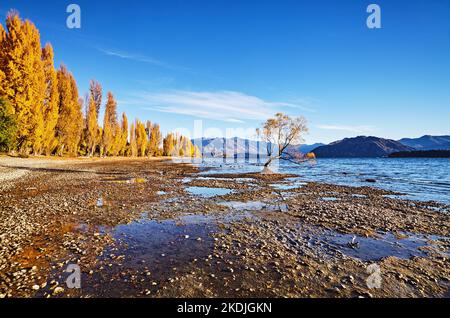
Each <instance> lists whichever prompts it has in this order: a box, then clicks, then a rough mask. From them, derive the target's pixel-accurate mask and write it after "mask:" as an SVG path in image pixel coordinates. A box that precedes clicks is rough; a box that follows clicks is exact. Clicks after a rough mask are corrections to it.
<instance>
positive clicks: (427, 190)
mask: <svg viewBox="0 0 450 318" xmlns="http://www.w3.org/2000/svg"><path fill="white" fill-rule="evenodd" d="M255 161H256V160H255ZM198 165H199V166H200V167H201V168H212V169H208V170H205V171H204V172H202V174H204V175H208V174H213V173H240V172H257V171H261V170H262V167H261V165H259V164H257V163H256V162H254V163H252V162H250V163H246V162H245V161H244V160H243V159H239V160H238V161H237V162H235V161H234V160H233V159H227V160H226V162H224V160H223V159H219V158H215V159H206V160H205V161H204V162H202V163H199V164H198ZM274 170H278V171H279V172H285V173H292V174H296V175H298V176H299V178H298V182H302V181H303V182H304V181H318V182H324V183H332V184H338V185H347V186H371V187H378V188H382V189H386V190H391V191H396V192H401V193H404V194H405V195H406V196H404V198H408V199H412V200H420V201H438V202H442V203H445V204H450V159H447V158H445V159H435V158H433V159H427V158H398V159H397V158H395V159H394V158H377V159H372V158H370V159H366V158H361V159H355V158H351V159H318V160H317V161H316V163H315V164H312V163H304V164H301V165H296V164H292V163H290V162H286V161H281V162H280V163H279V164H275V165H274ZM367 179H375V180H376V181H377V182H376V183H368V182H367V181H366V180H367ZM402 197H403V196H402Z"/></svg>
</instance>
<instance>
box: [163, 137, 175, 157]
mask: <svg viewBox="0 0 450 318" xmlns="http://www.w3.org/2000/svg"><path fill="white" fill-rule="evenodd" d="M174 152H175V136H174V135H173V133H169V134H167V136H166V138H164V141H163V155H164V156H166V157H172V156H174Z"/></svg>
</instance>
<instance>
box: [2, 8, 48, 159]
mask: <svg viewBox="0 0 450 318" xmlns="http://www.w3.org/2000/svg"><path fill="white" fill-rule="evenodd" d="M6 27H7V30H8V32H6V33H5V30H4V29H3V28H2V30H1V31H0V33H1V37H2V48H1V53H0V54H1V57H0V61H1V65H0V67H1V69H2V72H1V73H2V74H1V75H0V77H1V78H3V79H2V84H1V88H0V90H1V91H0V94H1V95H5V96H6V98H7V99H8V100H9V101H10V102H11V104H12V106H13V108H14V112H15V115H16V118H17V125H18V132H17V137H18V138H17V141H18V146H19V148H20V150H21V152H23V153H29V152H30V151H33V152H34V153H39V152H40V148H41V146H42V136H43V130H44V128H43V127H44V123H43V112H42V108H43V102H44V95H45V75H44V67H43V61H42V58H41V57H42V50H41V42H40V34H39V31H38V30H37V28H36V27H35V25H34V24H33V23H32V22H30V21H28V20H26V21H22V20H21V19H20V17H19V14H18V13H17V12H15V11H11V12H9V13H8V16H7V18H6Z"/></svg>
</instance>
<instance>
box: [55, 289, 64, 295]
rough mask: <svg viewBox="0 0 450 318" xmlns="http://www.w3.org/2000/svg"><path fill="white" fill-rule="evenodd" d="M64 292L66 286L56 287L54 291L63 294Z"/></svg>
mask: <svg viewBox="0 0 450 318" xmlns="http://www.w3.org/2000/svg"><path fill="white" fill-rule="evenodd" d="M62 292H64V288H62V287H56V288H55V290H54V291H53V294H55V295H58V294H61V293H62Z"/></svg>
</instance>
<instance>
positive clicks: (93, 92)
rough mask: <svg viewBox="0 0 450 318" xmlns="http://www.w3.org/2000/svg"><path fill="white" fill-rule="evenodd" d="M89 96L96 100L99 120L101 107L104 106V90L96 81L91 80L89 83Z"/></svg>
mask: <svg viewBox="0 0 450 318" xmlns="http://www.w3.org/2000/svg"><path fill="white" fill-rule="evenodd" d="M89 94H90V96H91V97H92V99H93V100H94V103H95V111H96V112H97V118H98V116H99V114H100V107H101V106H102V98H103V89H102V85H100V83H99V82H97V81H96V80H91V82H90V83H89Z"/></svg>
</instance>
